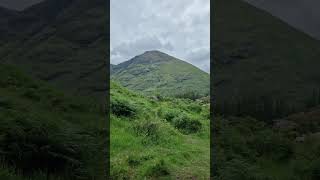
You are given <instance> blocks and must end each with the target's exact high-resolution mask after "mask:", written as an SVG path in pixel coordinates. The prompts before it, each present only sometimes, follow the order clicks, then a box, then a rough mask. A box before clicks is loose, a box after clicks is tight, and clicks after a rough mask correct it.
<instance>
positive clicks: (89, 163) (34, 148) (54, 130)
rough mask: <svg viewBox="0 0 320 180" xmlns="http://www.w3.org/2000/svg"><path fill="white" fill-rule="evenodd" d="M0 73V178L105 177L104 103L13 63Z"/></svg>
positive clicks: (105, 134) (0, 67)
mask: <svg viewBox="0 0 320 180" xmlns="http://www.w3.org/2000/svg"><path fill="white" fill-rule="evenodd" d="M0 76H1V77H2V78H1V79H0V94H1V97H0V159H1V160H0V179H12V180H15V179H17V180H20V179H48V178H49V177H51V178H52V179H62V180H63V179H92V178H93V179H105V176H106V162H107V160H106V159H105V157H106V153H107V152H106V148H105V146H106V137H107V130H106V117H105V111H104V110H103V107H101V106H100V105H99V104H97V103H95V102H91V101H90V100H87V99H86V98H84V97H75V96H73V97H72V98H71V97H70V96H67V95H65V94H63V93H61V92H59V91H56V90H54V89H53V88H52V87H50V86H49V85H47V84H46V83H44V82H41V81H38V80H34V79H33V78H30V77H29V76H27V75H26V74H24V73H21V72H20V71H18V70H17V69H16V68H14V67H11V66H7V65H2V64H1V65H0ZM104 159H105V160H104Z"/></svg>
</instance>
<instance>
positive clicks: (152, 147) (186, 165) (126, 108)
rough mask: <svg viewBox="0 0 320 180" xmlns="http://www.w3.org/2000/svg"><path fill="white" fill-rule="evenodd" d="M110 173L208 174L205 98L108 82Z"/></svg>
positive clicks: (154, 175)
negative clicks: (150, 94)
mask: <svg viewBox="0 0 320 180" xmlns="http://www.w3.org/2000/svg"><path fill="white" fill-rule="evenodd" d="M110 108H111V136H110V138H111V139H110V140H111V178H112V179H144V178H147V179H160V178H164V179H175V178H180V179H186V178H197V179H208V178H209V168H210V158H209V157H210V136H209V132H210V127H209V124H210V120H209V104H208V103H207V102H204V101H192V100H186V99H185V100H183V99H175V98H164V97H161V96H158V97H153V98H147V97H145V96H143V95H140V94H137V93H133V92H132V91H129V90H127V89H126V88H124V87H122V86H120V85H118V84H117V83H115V82H112V84H111V107H110Z"/></svg>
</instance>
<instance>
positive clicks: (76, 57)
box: [0, 0, 108, 99]
mask: <svg viewBox="0 0 320 180" xmlns="http://www.w3.org/2000/svg"><path fill="white" fill-rule="evenodd" d="M106 8H107V3H106V2H105V1H103V0H93V1H87V0H46V1H43V2H41V3H39V4H35V5H33V6H31V7H29V8H27V9H25V10H23V11H14V13H13V14H14V16H13V17H11V18H10V19H8V20H7V21H1V19H0V23H4V25H5V27H7V28H6V29H4V30H2V31H4V33H6V35H5V36H4V37H5V38H3V39H2V43H1V44H0V57H1V58H0V62H1V63H6V64H11V65H15V66H18V67H19V68H21V69H22V70H23V71H26V72H28V73H30V74H31V75H32V76H34V77H36V78H38V79H41V80H45V81H47V82H49V83H51V84H53V85H55V86H56V87H59V88H60V89H62V90H67V91H68V92H69V93H70V94H73V93H75V94H79V95H86V96H93V97H97V98H98V99H102V98H101V97H104V96H105V92H106V90H107V89H108V88H107V79H106V71H107V70H106V69H107V68H106V67H107V63H106V57H107V56H108V51H107V49H108V43H107V42H108V41H107V38H108V34H107V25H108V19H107V14H106ZM0 12H1V11H0Z"/></svg>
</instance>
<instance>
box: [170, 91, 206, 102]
mask: <svg viewBox="0 0 320 180" xmlns="http://www.w3.org/2000/svg"><path fill="white" fill-rule="evenodd" d="M175 97H176V98H181V99H191V100H196V99H199V98H201V97H202V95H201V94H198V93H197V92H194V91H187V92H184V93H181V94H177V95H176V96H175Z"/></svg>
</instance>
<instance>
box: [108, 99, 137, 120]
mask: <svg viewBox="0 0 320 180" xmlns="http://www.w3.org/2000/svg"><path fill="white" fill-rule="evenodd" d="M110 108H111V112H112V113H113V114H115V115H116V116H124V117H132V116H135V115H136V108H134V107H133V105H132V104H131V103H129V101H126V100H123V99H111V103H110Z"/></svg>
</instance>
